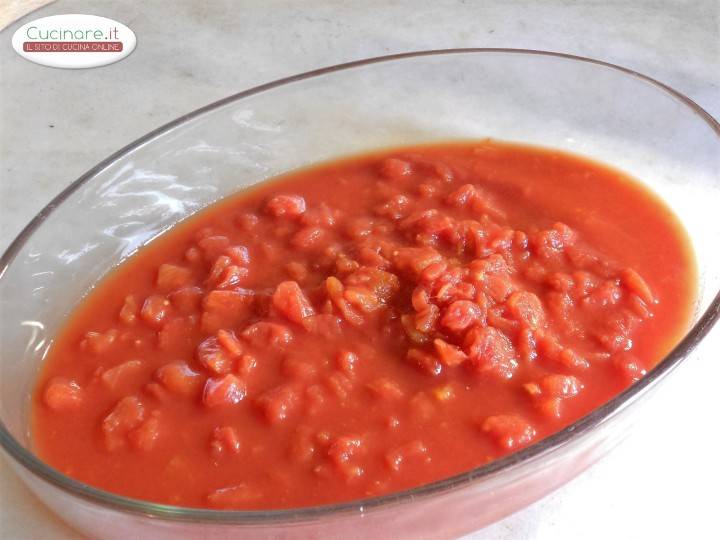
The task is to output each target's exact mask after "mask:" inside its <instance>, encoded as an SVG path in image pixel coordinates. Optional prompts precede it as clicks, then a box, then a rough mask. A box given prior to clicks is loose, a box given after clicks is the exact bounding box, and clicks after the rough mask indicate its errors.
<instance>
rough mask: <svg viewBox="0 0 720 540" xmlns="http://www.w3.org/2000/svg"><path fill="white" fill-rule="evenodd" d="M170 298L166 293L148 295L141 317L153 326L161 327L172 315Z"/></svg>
mask: <svg viewBox="0 0 720 540" xmlns="http://www.w3.org/2000/svg"><path fill="white" fill-rule="evenodd" d="M171 310H172V308H171V306H170V300H168V299H167V298H166V297H165V296H164V295H160V294H153V295H150V296H148V297H147V298H146V299H145V303H143V306H142V309H141V310H140V318H141V319H142V320H143V321H145V323H147V324H148V325H149V326H151V327H152V328H160V327H161V326H162V325H163V323H164V322H165V320H166V319H167V318H168V316H169V315H170V312H171Z"/></svg>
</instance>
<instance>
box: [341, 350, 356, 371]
mask: <svg viewBox="0 0 720 540" xmlns="http://www.w3.org/2000/svg"><path fill="white" fill-rule="evenodd" d="M358 360H359V358H358V355H357V354H355V353H354V352H352V351H342V352H340V353H339V354H338V355H337V365H338V367H339V368H340V369H341V370H342V371H343V373H345V374H346V375H350V376H352V375H354V374H355V368H356V367H357V364H358Z"/></svg>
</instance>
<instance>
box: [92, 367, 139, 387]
mask: <svg viewBox="0 0 720 540" xmlns="http://www.w3.org/2000/svg"><path fill="white" fill-rule="evenodd" d="M142 368H143V363H142V362H141V361H140V360H128V361H127V362H123V363H122V364H118V365H117V366H115V367H112V368H110V369H107V370H105V371H104V372H103V374H102V375H101V376H100V379H101V380H102V382H103V384H104V385H105V386H106V387H107V388H108V389H109V390H117V389H118V387H121V386H122V385H124V384H127V383H128V382H131V381H129V379H130V378H134V377H135V376H136V375H137V374H138V373H139V372H140V371H142Z"/></svg>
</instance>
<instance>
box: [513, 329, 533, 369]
mask: <svg viewBox="0 0 720 540" xmlns="http://www.w3.org/2000/svg"><path fill="white" fill-rule="evenodd" d="M517 352H518V356H519V357H520V359H521V360H522V361H523V362H532V361H534V360H535V359H536V358H537V355H538V353H537V343H536V341H535V335H534V334H533V333H532V331H531V330H530V329H529V328H523V329H521V330H520V332H519V334H518V343H517Z"/></svg>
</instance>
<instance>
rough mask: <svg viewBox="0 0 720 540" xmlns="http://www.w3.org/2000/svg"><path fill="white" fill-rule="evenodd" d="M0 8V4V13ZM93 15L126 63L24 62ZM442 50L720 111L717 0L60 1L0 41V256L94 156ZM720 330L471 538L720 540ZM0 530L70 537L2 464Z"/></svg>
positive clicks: (13, 535) (15, 535)
mask: <svg viewBox="0 0 720 540" xmlns="http://www.w3.org/2000/svg"><path fill="white" fill-rule="evenodd" d="M1 6H2V2H1V1H0V9H1ZM59 13H89V14H95V15H100V16H106V17H110V18H113V19H117V20H118V21H120V22H123V23H124V24H126V25H128V26H129V27H130V28H131V29H132V30H133V31H134V32H135V33H136V35H137V38H138V45H137V49H136V50H135V52H134V53H133V54H132V55H131V56H130V57H128V58H127V59H125V60H123V61H122V62H119V63H117V64H113V65H111V66H107V67H103V68H98V69H90V70H82V71H68V70H58V69H51V68H46V67H42V66H39V65H35V64H32V63H30V62H27V61H25V60H23V59H22V58H20V57H19V56H17V55H16V54H15V53H14V52H13V51H12V48H11V47H10V38H11V36H12V32H13V31H14V30H15V28H17V27H18V26H19V25H20V24H22V23H24V22H27V21H28V20H30V18H34V17H40V16H46V15H51V14H59ZM449 47H516V48H531V49H545V50H552V51H559V52H566V53H571V54H578V55H583V56H590V57H594V58H598V59H601V60H606V61H609V62H612V63H616V64H620V65H622V66H625V67H628V68H631V69H634V70H637V71H639V72H641V73H644V74H647V75H649V76H651V77H654V78H656V79H658V80H660V81H662V82H665V83H667V84H669V85H670V86H673V87H674V88H676V89H678V90H679V91H681V92H683V93H685V94H686V95H688V96H689V97H690V98H692V99H694V100H695V101H697V102H698V103H699V104H700V105H701V106H702V107H704V108H705V109H706V110H708V111H709V112H710V113H711V114H713V115H714V116H715V117H716V118H720V90H719V88H718V85H719V83H720V2H718V1H717V0H710V1H688V2H664V1H649V0H645V1H640V0H636V1H634V2H617V1H605V2H597V1H582V2H571V1H558V0H553V1H545V2H524V1H519V0H511V1H484V2H471V1H467V2H458V1H452V2H451V1H442V0H435V1H431V2H411V1H407V2H396V1H392V0H385V1H365V2H361V1H356V2H352V1H346V2H339V1H337V2H328V1H326V2H279V1H269V2H268V1H260V0H258V1H244V2H202V1H191V0H182V1H177V2H162V3H161V2H160V1H158V0H155V1H152V2H143V3H142V5H141V4H140V3H139V2H138V3H131V2H79V1H59V2H57V3H54V4H52V5H50V6H48V7H46V8H43V9H42V10H40V11H38V12H35V13H33V14H31V15H30V16H29V17H25V18H23V19H21V20H20V21H18V22H17V23H15V24H13V25H11V26H10V27H9V28H8V29H6V30H4V31H3V32H2V33H0V249H2V250H4V249H5V248H6V247H7V245H8V244H9V243H10V241H11V240H12V238H14V237H15V235H16V234H17V233H18V232H19V231H20V229H21V228H22V227H23V226H24V225H25V224H26V223H27V222H28V221H29V220H30V219H31V218H32V217H33V216H34V215H35V214H36V213H37V212H38V211H39V210H40V209H41V208H42V207H43V206H44V205H45V204H46V203H47V202H48V201H49V200H50V199H51V198H52V197H53V196H55V195H56V194H57V193H59V192H60V191H61V190H62V189H63V188H64V187H65V186H67V184H68V183H70V182H71V181H72V180H74V179H75V178H77V177H78V176H79V175H80V174H82V173H83V172H85V171H86V170H87V169H89V168H90V167H92V166H93V165H94V164H95V163H97V162H98V161H100V160H101V159H103V158H104V157H106V156H107V155H109V154H110V153H112V152H114V151H115V150H117V149H119V148H120V147H122V146H124V145H125V144H127V143H129V142H131V141H132V140H134V139H135V138H137V137H139V136H140V135H142V134H144V133H146V132H147V131H149V130H150V129H153V128H155V127H157V126H159V125H161V124H163V123H165V122H167V121H169V120H172V119H174V118H175V117H177V116H179V115H181V114H182V113H185V112H187V111H190V110H193V109H195V108H198V107H200V106H202V105H205V104H207V103H209V102H211V101H214V100H216V99H219V98H222V97H224V96H226V95H228V94H231V93H235V92H237V91H239V90H242V89H245V88H248V87H250V86H254V85H257V84H260V83H263V82H267V81H270V80H273V79H277V78H280V77H284V76H287V75H291V74H294V73H297V72H301V71H306V70H309V69H313V68H317V67H322V66H326V65H331V64H336V63H339V62H345V61H349V60H355V59H359V58H363V57H368V56H376V55H381V54H389V53H395V52H403V51H409V50H419V49H436V48H449ZM719 353H720V329H715V330H714V331H713V333H712V334H711V335H710V337H709V338H708V340H706V342H705V343H703V344H702V345H701V346H700V347H699V348H698V349H697V351H696V353H695V354H694V355H693V356H692V358H691V359H690V360H689V361H688V362H686V363H685V364H684V365H683V366H682V367H681V368H680V369H679V370H678V371H677V372H676V373H675V374H674V375H673V376H672V377H671V378H670V379H669V380H668V381H666V383H664V384H663V385H662V387H661V388H660V391H659V393H658V395H657V397H656V398H655V401H654V403H652V410H651V412H650V416H649V417H648V418H647V421H645V422H644V423H642V424H641V425H640V426H639V427H638V428H637V429H636V431H635V432H634V433H633V435H632V436H631V438H630V439H629V440H628V441H627V442H626V443H625V444H624V445H623V446H622V447H621V448H619V449H618V450H617V451H615V452H614V453H613V454H612V455H610V456H609V457H608V458H606V459H605V460H604V461H602V462H601V463H599V464H598V465H596V466H595V467H593V468H592V469H590V470H589V471H588V472H586V473H585V474H583V475H582V476H580V477H579V478H577V479H576V480H574V481H573V482H571V483H570V484H568V485H566V486H565V487H563V488H562V489H560V490H559V491H557V492H555V493H554V494H552V495H550V496H549V497H547V498H545V499H543V500H542V501H540V502H538V503H536V504H534V505H533V506H531V507H529V508H527V509H525V510H524V511H521V512H519V513H517V514H515V515H513V516H510V517H509V518H506V519H505V520H503V521H501V522H499V523H497V524H495V525H493V526H491V527H489V528H487V529H485V530H483V531H481V532H478V533H476V535H474V537H475V538H477V539H482V540H487V539H512V540H516V539H522V540H525V539H543V540H545V539H553V540H556V539H557V540H563V539H573V540H574V539H579V538H583V539H591V540H593V539H598V540H599V539H606V538H614V539H626V538H627V539H635V538H655V539H665V538H668V539H670V538H673V539H674V538H688V539H705V538H718V535H719V534H720V533H719V532H718V530H719V529H718V527H717V521H716V520H717V515H716V514H717V512H718V501H719V500H720V495H719V494H718V489H719V486H720V458H719V457H718V456H720V436H719V435H718V434H719V433H720V427H718V426H720V423H719V422H718V412H719V411H720V408H719V406H718V401H717V397H716V396H717V388H718V386H717V385H718V382H717V381H719V380H720V358H719V356H720V354H719ZM0 537H2V538H3V539H5V538H7V539H26V538H51V539H70V538H72V539H75V538H79V537H78V536H77V534H75V533H74V532H73V531H71V530H70V529H68V528H67V527H66V526H65V525H63V524H62V523H61V522H60V521H59V520H58V519H57V518H56V517H54V516H53V515H51V514H50V513H49V512H48V511H47V510H46V509H44V508H43V507H42V506H41V505H40V503H39V502H38V501H37V500H36V499H35V498H34V497H33V496H32V495H31V494H30V493H29V492H28V491H27V490H26V489H25V488H24V487H23V486H22V485H21V483H20V482H19V480H17V479H16V477H15V476H14V474H13V473H12V472H11V471H10V470H9V468H8V467H7V465H6V464H5V462H4V461H3V460H2V459H0Z"/></svg>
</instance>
